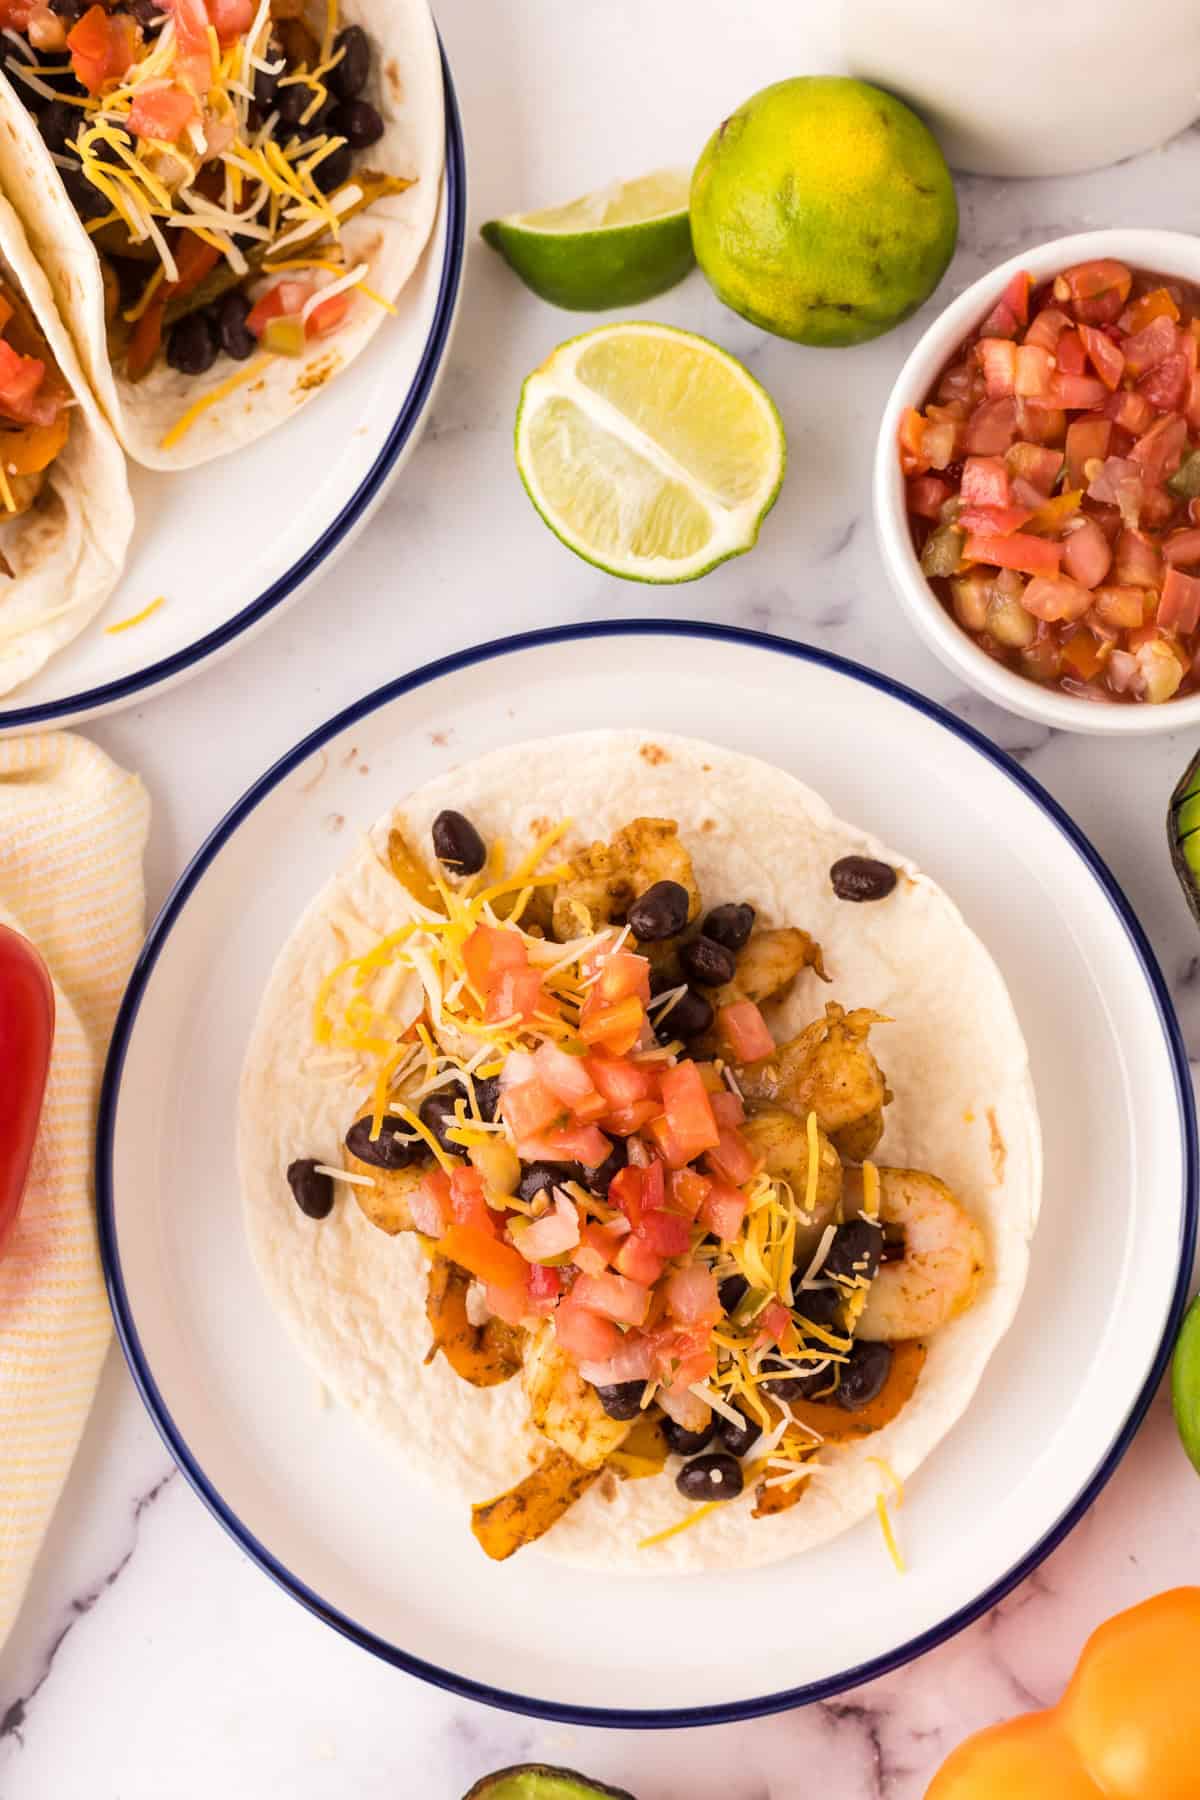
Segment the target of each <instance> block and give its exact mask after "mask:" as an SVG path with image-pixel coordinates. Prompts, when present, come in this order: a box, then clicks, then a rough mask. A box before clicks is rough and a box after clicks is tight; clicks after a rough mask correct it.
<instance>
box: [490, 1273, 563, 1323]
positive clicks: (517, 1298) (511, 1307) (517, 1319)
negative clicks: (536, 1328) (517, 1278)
mask: <svg viewBox="0 0 1200 1800" xmlns="http://www.w3.org/2000/svg"><path fill="white" fill-rule="evenodd" d="M483 1292H484V1298H485V1299H486V1301H487V1309H488V1311H489V1312H490V1313H494V1314H495V1315H496V1317H497V1318H498V1319H503V1320H504V1323H505V1324H506V1325H523V1324H524V1323H525V1321H526V1319H527V1318H528V1317H529V1315H530V1313H532V1312H535V1311H542V1310H549V1309H548V1305H547V1304H546V1303H538V1304H535V1302H534V1301H533V1299H532V1297H531V1296H530V1293H529V1289H528V1287H523V1288H519V1287H512V1286H508V1285H507V1284H505V1283H503V1282H498V1281H485V1282H484V1284H483Z"/></svg>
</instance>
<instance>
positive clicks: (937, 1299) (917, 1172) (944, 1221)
mask: <svg viewBox="0 0 1200 1800" xmlns="http://www.w3.org/2000/svg"><path fill="white" fill-rule="evenodd" d="M861 1198H862V1176H861V1172H860V1171H859V1170H857V1169H854V1170H848V1171H847V1175H846V1204H847V1207H848V1208H849V1207H850V1206H852V1205H853V1206H856V1207H857V1206H858V1205H859V1204H860V1203H861ZM879 1217H880V1220H881V1222H882V1223H883V1225H884V1226H885V1227H886V1226H899V1228H900V1230H901V1231H902V1232H903V1234H904V1255H903V1257H902V1258H901V1260H900V1261H899V1262H885V1263H884V1264H882V1266H881V1267H880V1270H879V1273H878V1275H876V1277H875V1279H874V1281H873V1282H872V1283H871V1290H870V1293H869V1294H868V1295H867V1303H866V1305H865V1306H864V1307H863V1310H862V1315H861V1317H860V1318H859V1321H858V1326H857V1333H858V1336H859V1337H860V1338H869V1339H872V1340H874V1341H876V1342H888V1343H891V1342H893V1341H895V1340H896V1339H898V1338H923V1337H928V1335H929V1333H930V1332H932V1331H937V1329H938V1328H939V1326H942V1325H945V1324H946V1322H947V1320H949V1319H952V1318H954V1317H955V1315H956V1314H957V1313H960V1312H963V1311H965V1310H966V1308H967V1307H968V1306H969V1305H970V1304H971V1301H972V1299H973V1297H974V1294H975V1289H976V1287H977V1286H978V1284H979V1279H980V1276H981V1275H982V1274H983V1268H984V1257H985V1252H984V1242H983V1233H982V1231H981V1230H980V1229H979V1226H978V1225H977V1224H976V1223H975V1221H974V1219H973V1218H972V1217H971V1215H970V1213H969V1212H968V1211H967V1210H966V1208H965V1207H964V1206H963V1205H962V1203H961V1201H959V1200H957V1199H955V1197H954V1195H953V1194H952V1193H951V1192H950V1189H949V1188H948V1187H947V1186H946V1184H945V1182H944V1181H939V1180H938V1178H937V1176H936V1175H927V1174H926V1173H925V1172H924V1170H922V1169H880V1171H879Z"/></svg>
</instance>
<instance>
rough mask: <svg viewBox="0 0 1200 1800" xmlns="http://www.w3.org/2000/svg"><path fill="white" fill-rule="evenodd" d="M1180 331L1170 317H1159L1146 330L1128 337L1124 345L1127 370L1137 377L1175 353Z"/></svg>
mask: <svg viewBox="0 0 1200 1800" xmlns="http://www.w3.org/2000/svg"><path fill="white" fill-rule="evenodd" d="M1177 339H1178V333H1177V332H1176V330H1175V327H1174V325H1173V324H1172V323H1171V321H1170V319H1167V318H1158V319H1155V320H1154V321H1153V322H1152V323H1151V324H1149V325H1147V326H1146V328H1145V330H1144V331H1138V332H1135V333H1134V335H1133V336H1132V337H1127V338H1126V339H1125V342H1124V344H1123V346H1122V348H1123V350H1124V352H1125V370H1126V373H1127V374H1129V375H1132V376H1133V377H1134V378H1135V379H1136V378H1137V377H1138V376H1139V375H1145V374H1146V372H1147V370H1149V369H1153V368H1154V367H1155V366H1156V365H1157V364H1158V363H1160V362H1163V361H1165V359H1166V358H1167V357H1168V356H1171V355H1173V354H1174V352H1175V350H1176V348H1177Z"/></svg>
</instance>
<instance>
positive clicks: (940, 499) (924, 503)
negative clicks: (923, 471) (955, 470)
mask: <svg viewBox="0 0 1200 1800" xmlns="http://www.w3.org/2000/svg"><path fill="white" fill-rule="evenodd" d="M953 492H954V489H953V488H952V487H951V486H950V483H949V482H948V481H943V480H942V478H941V476H940V475H914V476H913V477H912V479H911V480H910V482H909V484H908V510H909V512H910V513H916V515H917V517H918V518H919V519H936V518H937V517H938V514H939V513H940V512H941V510H942V507H943V506H944V505H945V504H946V502H947V500H949V499H950V497H951V495H952V494H953Z"/></svg>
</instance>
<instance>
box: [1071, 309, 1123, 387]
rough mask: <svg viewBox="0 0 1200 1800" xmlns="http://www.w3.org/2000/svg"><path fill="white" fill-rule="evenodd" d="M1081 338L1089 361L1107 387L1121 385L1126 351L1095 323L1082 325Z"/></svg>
mask: <svg viewBox="0 0 1200 1800" xmlns="http://www.w3.org/2000/svg"><path fill="white" fill-rule="evenodd" d="M1079 338H1080V342H1081V343H1082V344H1083V347H1084V349H1085V350H1086V351H1087V354H1088V361H1089V362H1090V363H1091V365H1092V367H1093V369H1095V371H1096V373H1097V375H1098V376H1099V377H1100V379H1101V381H1102V382H1103V383H1104V385H1105V387H1106V388H1109V389H1115V388H1118V387H1119V386H1120V385H1121V376H1122V375H1123V374H1124V372H1125V352H1124V351H1123V350H1121V349H1119V348H1118V347H1117V345H1116V344H1114V343H1113V341H1112V339H1111V338H1110V337H1108V336H1107V335H1106V334H1105V333H1104V332H1103V331H1097V330H1096V328H1095V327H1094V326H1093V325H1081V326H1080V327H1079Z"/></svg>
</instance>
